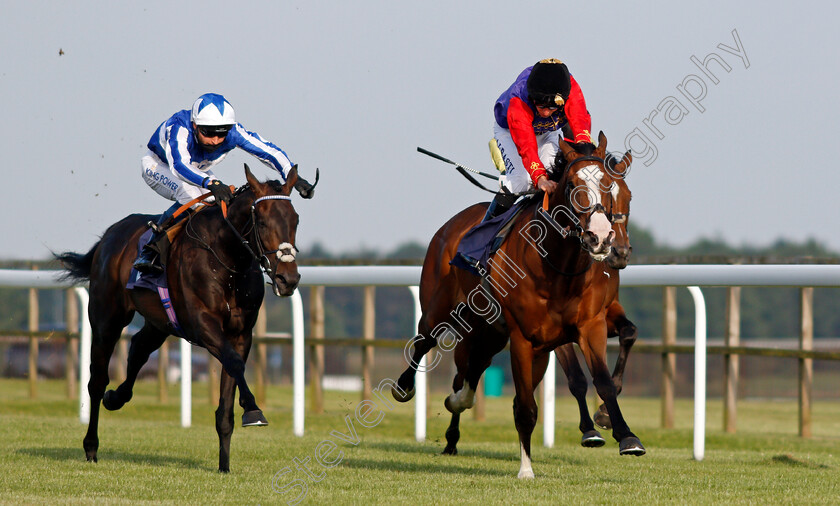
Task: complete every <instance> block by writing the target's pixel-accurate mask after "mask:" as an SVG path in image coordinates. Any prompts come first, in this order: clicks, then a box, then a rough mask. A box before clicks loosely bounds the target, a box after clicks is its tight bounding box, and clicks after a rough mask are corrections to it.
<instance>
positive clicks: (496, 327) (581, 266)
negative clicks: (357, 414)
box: [393, 133, 644, 478]
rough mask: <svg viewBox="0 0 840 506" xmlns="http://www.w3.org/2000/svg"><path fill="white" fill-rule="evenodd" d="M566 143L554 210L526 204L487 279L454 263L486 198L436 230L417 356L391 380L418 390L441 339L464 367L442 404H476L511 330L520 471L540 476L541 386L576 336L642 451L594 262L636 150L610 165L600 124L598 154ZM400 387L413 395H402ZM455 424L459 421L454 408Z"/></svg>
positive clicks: (625, 437) (630, 449)
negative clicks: (420, 374)
mask: <svg viewBox="0 0 840 506" xmlns="http://www.w3.org/2000/svg"><path fill="white" fill-rule="evenodd" d="M560 149H561V151H562V153H563V156H564V157H565V159H566V161H567V165H566V170H565V171H564V173H563V175H562V179H561V181H560V185H559V187H558V190H557V191H555V192H554V193H553V194H551V195H550V198H549V200H548V214H550V217H549V216H546V215H545V214H544V213H539V212H537V211H536V207H537V206H536V205H534V204H532V205H531V206H529V207H528V208H527V209H526V211H525V212H523V213H521V214H520V215H519V216H518V217H517V218H516V219H515V220H514V223H513V226H512V229H511V232H510V236H509V237H508V239H507V241H506V242H505V243H504V244H503V245H502V246H501V248H500V249H499V251H498V252H497V253H496V256H495V257H494V258H493V260H491V263H490V269H489V272H488V273H487V274H486V275H485V276H484V277H483V278H478V277H476V276H474V275H472V274H469V273H467V272H466V271H463V270H461V269H456V268H453V267H451V266H450V265H449V262H450V261H451V260H452V258H453V257H454V255H455V254H456V251H457V246H458V243H459V242H460V240H461V238H462V237H463V236H464V234H465V233H466V232H467V231H468V230H469V229H470V228H472V226H474V225H475V224H476V223H478V222H479V221H480V219H481V216H482V211H483V209H484V206H483V205H475V206H472V207H470V208H468V209H466V210H464V211H462V212H461V213H459V214H457V215H456V216H455V217H453V218H452V219H451V220H449V221H448V222H447V223H446V224H445V225H444V226H443V227H442V228H441V229H440V230H439V231H438V233H437V234H436V235H435V237H434V238H433V239H432V242H431V244H430V246H429V250H428V252H427V254H426V259H425V261H424V265H423V271H422V276H421V283H420V301H421V307H422V310H423V315H422V317H421V320H420V323H419V325H418V331H419V334H420V336H422V339H419V340H417V341H416V342H415V351H414V354H413V357H412V361H413V364H411V366H410V367H409V368H408V369H406V371H405V372H404V373H403V374H402V375H401V376H400V379H399V380H398V384H397V386H398V387H399V388H394V389H393V393H394V394H395V397H396V398H397V400H402V401H405V400H408V399H409V398H411V396H412V394H413V388H414V374H415V372H416V364H417V363H419V361H420V358H422V357H423V355H425V354H426V353H427V352H428V351H429V350H430V349H431V348H433V347H434V346H436V345H437V344H438V342H441V343H442V347H444V348H445V347H447V346H450V345H451V343H456V344H455V345H454V352H455V363H456V366H457V367H458V374H457V375H456V377H455V380H454V382H453V394H452V395H450V396H449V397H447V399H446V402H445V405H446V407H447V409H449V410H450V411H451V412H452V413H453V414H455V415H457V414H458V413H460V412H461V411H463V410H464V409H467V408H469V407H471V406H472V405H473V402H474V394H475V390H476V388H477V385H478V380H479V378H480V377H481V375H482V374H483V373H484V370H485V369H486V368H487V367H488V366H489V364H490V361H491V359H492V357H493V356H494V355H495V354H496V353H498V352H499V351H501V350H502V349H503V348H504V347H505V345H506V344H507V342H508V336H509V339H510V351H511V365H512V370H513V376H514V382H515V386H516V397H515V398H514V420H515V424H516V428H517V431H518V432H519V440H520V449H521V459H522V462H521V466H520V471H519V477H520V478H530V477H533V470H532V468H531V457H530V455H531V433H532V432H533V429H534V426H535V424H536V419H537V405H536V402H535V400H534V389H535V387H536V386H537V385H538V384H539V382H540V381H541V380H542V377H543V375H544V373H545V368H546V366H547V364H548V360H549V358H550V354H551V352H552V351H553V350H554V349H555V348H557V347H558V346H562V345H566V344H570V343H573V342H576V343H578V346H579V348H580V349H581V351H582V353H583V356H584V358H585V359H586V362H587V365H588V366H589V369H590V372H591V373H592V376H593V382H594V384H595V387H596V389H597V391H598V394H599V395H600V396H601V398H602V399H603V400H604V402H605V404H606V408H607V411H608V413H609V415H610V419H611V422H612V425H613V437H614V438H615V439H616V440H617V441H618V442H619V449H620V452H621V453H622V454H637V455H638V454H642V453H644V448H643V447H642V445H641V442H640V441H639V440H638V438H636V436H635V435H634V434H633V433H632V432H631V431H630V428H629V427H628V426H627V423H626V422H625V420H624V418H623V416H622V415H621V411H620V409H619V407H618V403H617V401H616V389H615V385H614V384H613V381H612V378H611V377H610V373H609V370H608V368H607V363H606V340H607V330H608V324H607V320H606V315H607V307H608V305H610V303H611V301H613V300H615V295H611V287H610V282H609V279H610V278H609V277H607V276H606V274H605V272H604V269H596V268H593V263H594V262H601V261H603V260H605V259H606V258H607V256H608V255H609V253H610V251H611V245H612V242H613V241H614V240H615V238H616V236H617V234H616V232H615V231H614V230H613V227H614V226H615V225H621V223H618V222H619V220H617V219H616V215H618V214H619V213H616V212H615V206H614V205H615V200H616V198H617V196H616V195H615V193H616V191H618V192H619V193H620V189H616V186H614V185H613V184H612V183H614V182H616V180H617V179H620V178H617V177H615V176H614V174H616V173H623V172H624V170H625V169H626V167H627V165H628V164H629V159H628V160H624V161H622V162H621V163H619V164H617V165H616V166H615V167H613V168H612V170H606V169H605V167H604V160H603V157H604V154H605V151H606V138H605V137H604V135H603V133H602V134H601V135H600V136H599V148H598V150H596V152H595V156H584V155H581V154H579V153H577V152H575V151H574V149H572V148H571V147H570V146H569V145H567V144H565V143H563V142H562V141H561V143H560ZM575 231H578V234H575ZM577 235H579V240H578V239H577V238H576V236H577ZM594 265H597V264H594ZM615 289H617V285H616V286H615ZM443 343H447V345H446V346H444V345H443ZM450 349H451V348H450ZM400 389H402V391H404V392H407V394H406V395H401V391H400ZM587 418H588V415H587ZM453 423H455V424H456V426H457V422H456V417H455V416H453ZM456 430H457V429H456Z"/></svg>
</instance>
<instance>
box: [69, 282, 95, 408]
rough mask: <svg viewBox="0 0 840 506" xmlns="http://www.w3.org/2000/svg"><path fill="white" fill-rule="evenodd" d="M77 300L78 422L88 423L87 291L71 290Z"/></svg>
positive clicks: (78, 288) (88, 323) (88, 352)
mask: <svg viewBox="0 0 840 506" xmlns="http://www.w3.org/2000/svg"><path fill="white" fill-rule="evenodd" d="M73 291H75V292H76V296H77V297H78V298H79V311H81V313H82V322H81V325H79V333H80V336H79V348H80V352H81V356H80V357H79V421H80V422H81V423H88V422H90V394H89V393H88V383H89V382H90V345H91V341H92V337H91V330H90V317H89V316H88V301H89V300H90V296H89V295H88V291H87V290H85V289H84V288H82V287H80V286H79V287H76V288H74V289H73Z"/></svg>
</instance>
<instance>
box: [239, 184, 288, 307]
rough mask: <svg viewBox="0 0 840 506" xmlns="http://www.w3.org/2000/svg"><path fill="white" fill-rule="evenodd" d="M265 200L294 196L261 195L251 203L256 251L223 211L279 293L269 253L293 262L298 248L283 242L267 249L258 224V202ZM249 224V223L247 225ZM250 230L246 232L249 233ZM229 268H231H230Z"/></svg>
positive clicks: (282, 259)
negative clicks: (275, 247)
mask: <svg viewBox="0 0 840 506" xmlns="http://www.w3.org/2000/svg"><path fill="white" fill-rule="evenodd" d="M264 200H288V201H291V200H292V198H291V197H290V196H288V195H266V196H264V197H260V198H258V199H256V200H254V202H253V203H252V204H251V217H250V218H249V220H248V221H249V222H250V224H251V228H252V230H253V234H254V244H255V245H256V249H257V251H256V253H255V252H254V250H253V249H252V248H251V246H250V243H249V242H248V240H247V239H245V238H244V237H242V234H240V233H239V231H238V230H236V227H234V226H233V223H231V222H230V220H228V217H227V213H223V217H224V220H225V223H227V224H228V227H230V229H231V230H232V231H233V233H234V235H236V237H237V238H238V239H239V242H240V243H241V244H242V246H244V247H245V249H246V250H247V251H248V253H250V254H251V257H252V258H253V259H254V260H256V261H257V264H258V265H259V266H260V269H261V270H262V271H263V273H264V274H265V275H266V276H267V277H268V279H269V280H270V281H271V287H272V289H273V290H274V293H275V294H277V293H279V292H280V288H279V287H278V286H277V281H276V280H275V279H274V276H272V275H271V260H270V259H269V255H276V256H277V260H279V261H280V262H284V263H292V262H294V261H295V259H296V256H297V252H298V249H297V248H296V247H295V245H294V244H291V243H288V242H282V243H280V244H279V245H278V246H277V249H274V250H270V251H269V250H266V249H265V246H264V245H263V241H262V237H260V230H259V227H258V226H257V204H259V203H260V202H262V201H264ZM246 226H247V225H246ZM247 233H248V232H246V234H247ZM228 270H231V269H229V268H228Z"/></svg>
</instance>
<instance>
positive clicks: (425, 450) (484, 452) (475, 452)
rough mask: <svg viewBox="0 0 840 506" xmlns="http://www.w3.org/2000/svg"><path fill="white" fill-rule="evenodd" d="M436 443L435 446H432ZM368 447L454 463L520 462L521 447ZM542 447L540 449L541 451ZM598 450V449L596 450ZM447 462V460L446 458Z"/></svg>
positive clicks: (566, 459) (568, 459)
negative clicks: (450, 450)
mask: <svg viewBox="0 0 840 506" xmlns="http://www.w3.org/2000/svg"><path fill="white" fill-rule="evenodd" d="M432 445H435V446H432ZM365 446H366V447H369V448H375V449H377V450H382V451H385V452H388V453H389V454H391V453H395V452H399V453H409V454H418V455H431V456H433V457H440V458H441V459H446V460H448V459H452V460H451V462H452V463H457V462H458V461H459V460H461V459H464V458H484V459H492V460H502V461H505V462H516V463H519V448H518V447H517V446H511V447H510V450H509V451H506V450H490V449H488V448H480V447H477V446H475V445H474V446H472V447H471V446H470V445H469V444H461V445H460V446H459V447H458V455H442V454H441V452H442V451H443V448H444V447H445V446H446V443H444V442H440V443H438V442H437V441H435V442H434V443H429V444H420V443H410V442H405V443H403V442H370V443H366V444H365ZM541 450H542V449H541V448H540V449H539V451H540V452H541ZM596 451H597V450H596ZM542 458H550V459H551V461H553V462H554V461H559V462H562V463H564V464H568V465H572V466H585V465H586V462H584V461H583V460H581V459H579V458H576V457H573V456H566V455H551V456H550V457H546V456H542ZM444 462H445V460H444Z"/></svg>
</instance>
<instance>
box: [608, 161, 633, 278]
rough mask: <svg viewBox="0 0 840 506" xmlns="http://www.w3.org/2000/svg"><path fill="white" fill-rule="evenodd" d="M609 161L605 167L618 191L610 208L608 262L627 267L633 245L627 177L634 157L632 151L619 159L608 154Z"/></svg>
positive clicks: (618, 267)
mask: <svg viewBox="0 0 840 506" xmlns="http://www.w3.org/2000/svg"><path fill="white" fill-rule="evenodd" d="M606 159H607V161H606V164H605V167H606V169H607V172H609V173H610V174H611V175H612V176H613V179H614V182H615V184H616V185H617V188H618V191H617V192H616V194H615V198H613V200H612V208H611V209H608V212H609V216H610V221H612V227H613V232H615V237H614V238H613V243H612V248H611V249H610V254H609V256H608V257H607V264H608V265H609V266H610V267H612V268H613V269H623V268H625V267H627V263H628V262H629V261H630V254H631V253H632V251H633V247H632V246H631V245H630V234H629V233H628V227H629V220H630V200H631V199H632V198H633V195H632V194H631V193H630V188H629V187H628V186H627V181H626V177H627V175H628V174H629V173H630V163H632V161H633V157H632V155H631V154H630V151H627V152H626V153H624V156H623V157H622V158H621V160H619V159H618V158H617V157H615V156H610V154H609V153H608V154H607V157H606Z"/></svg>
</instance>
